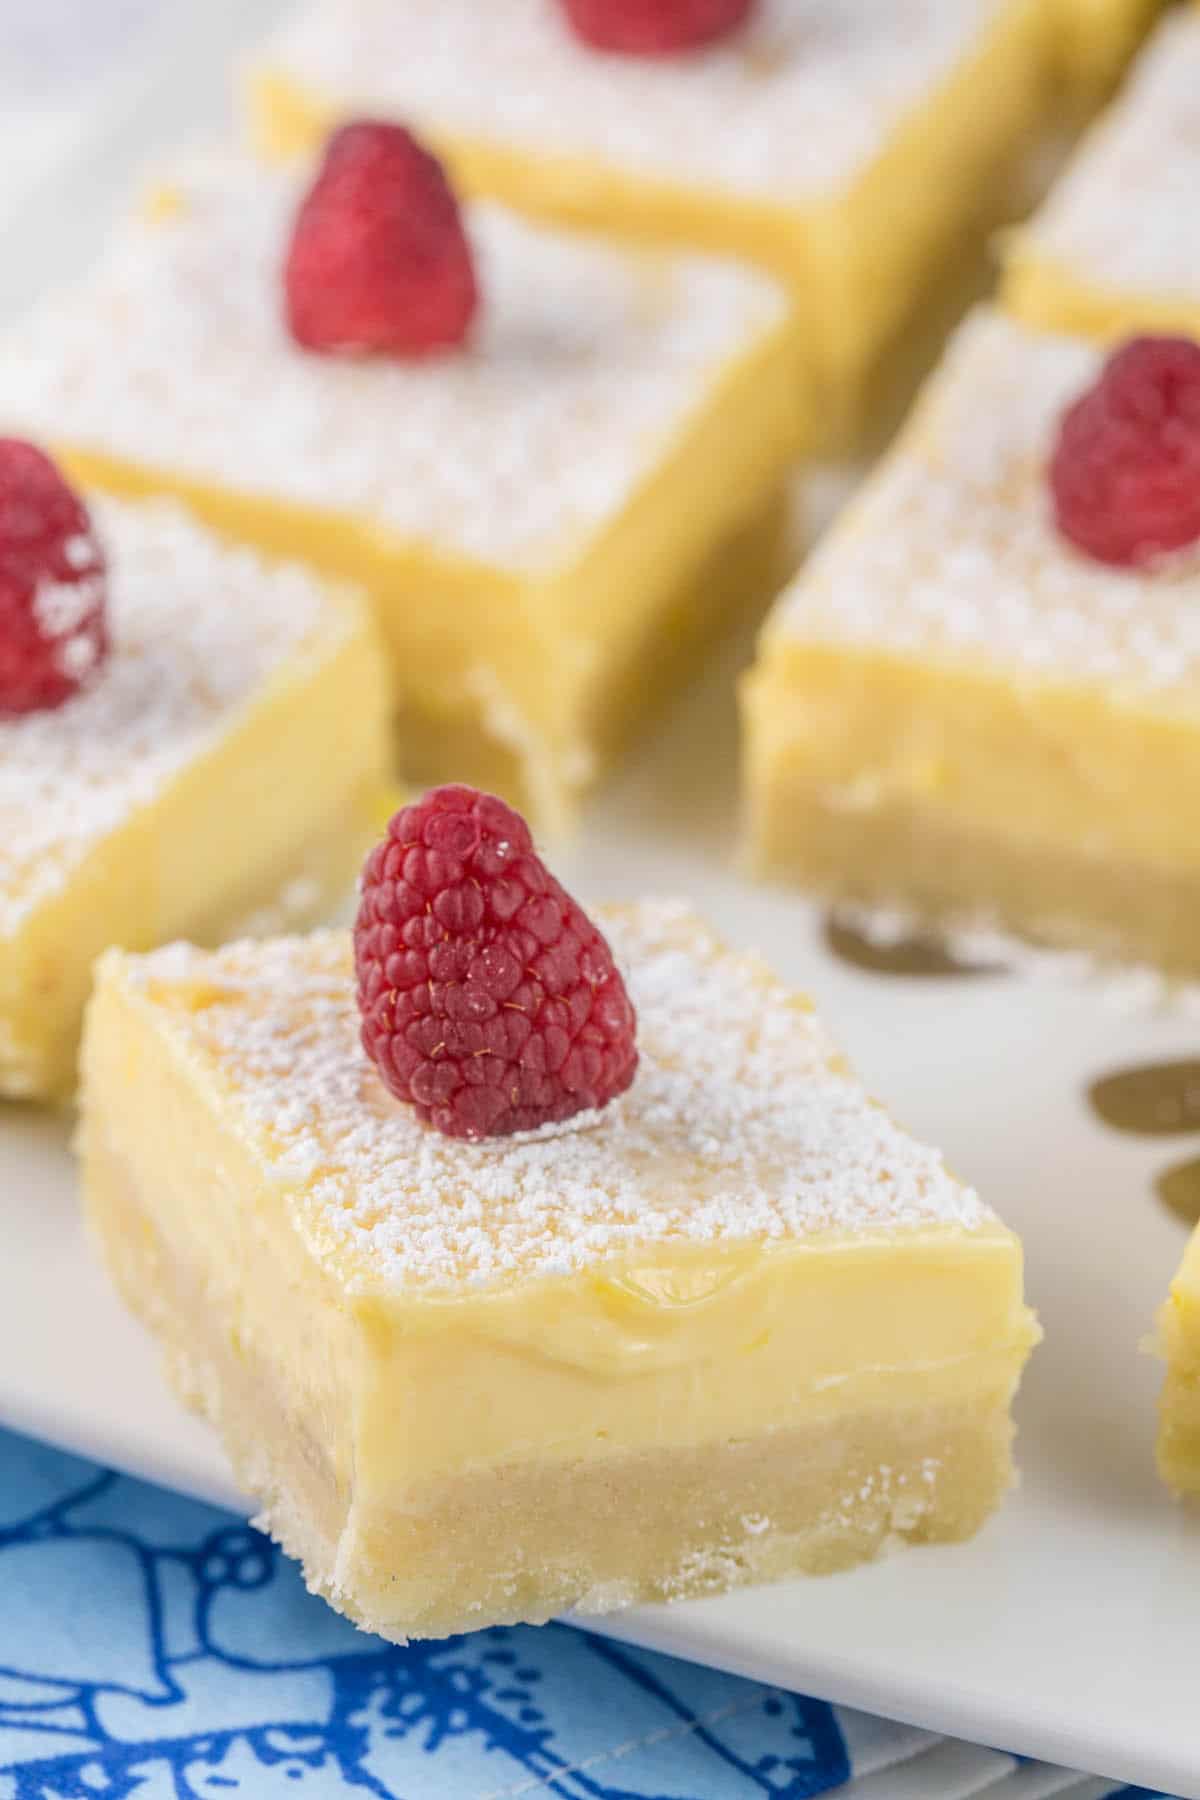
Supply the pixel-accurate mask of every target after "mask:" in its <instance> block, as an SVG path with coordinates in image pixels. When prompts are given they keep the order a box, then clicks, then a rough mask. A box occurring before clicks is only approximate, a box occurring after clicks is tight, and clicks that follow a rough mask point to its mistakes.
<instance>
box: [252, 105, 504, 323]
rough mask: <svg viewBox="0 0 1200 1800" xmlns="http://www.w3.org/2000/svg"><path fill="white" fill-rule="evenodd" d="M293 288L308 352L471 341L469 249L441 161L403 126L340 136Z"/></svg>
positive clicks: (322, 172)
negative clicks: (467, 339) (469, 330)
mask: <svg viewBox="0 0 1200 1800" xmlns="http://www.w3.org/2000/svg"><path fill="white" fill-rule="evenodd" d="M284 288H285V293H286V299H287V318H288V326H289V328H290V330H291V333H292V336H293V337H294V338H295V340H296V342H297V343H298V344H300V345H302V346H303V348H304V349H306V350H318V351H326V352H337V351H345V352H359V353H366V352H370V351H377V352H381V353H383V354H386V355H392V356H409V357H417V356H426V355H429V354H430V353H431V352H433V351H437V350H446V349H452V348H454V347H455V346H456V345H459V344H461V343H462V342H463V341H464V339H465V338H466V335H467V331H468V329H469V327H470V324H471V320H472V319H473V317H474V315H475V309H476V306H477V304H478V298H479V296H478V290H477V287H476V283H475V265H474V262H473V260H472V257H471V247H470V245H469V244H468V242H467V237H466V233H465V231H464V229H463V222H462V216H461V214H460V212H459V209H458V202H457V200H456V199H455V197H454V194H453V193H452V191H451V188H450V184H449V182H448V181H447V180H446V176H445V173H444V171H443V169H442V166H441V164H440V163H439V162H438V161H437V160H436V158H435V157H433V156H431V155H430V154H429V152H428V150H426V149H424V148H423V146H422V145H420V144H419V143H418V142H417V140H416V139H415V138H414V137H413V136H412V135H411V134H410V133H409V132H407V131H405V130H404V129H403V127H402V126H399V125H383V124H376V123H373V122H372V121H370V120H365V119H364V120H359V121H357V122H356V123H354V124H351V125H343V126H342V128H341V130H340V131H336V132H334V134H333V136H332V137H331V138H330V140H329V143H328V144H327V146H326V149H325V156H324V159H323V161H322V163H321V167H320V169H319V171H318V173H317V177H316V180H315V181H314V183H313V185H312V187H311V188H310V189H309V192H308V196H307V198H306V199H305V200H304V202H303V204H302V206H301V207H300V211H299V213H298V214H297V217H296V223H295V225H294V227H293V229H292V241H291V244H290V246H289V248H288V254H287V263H286V267H285V270H284Z"/></svg>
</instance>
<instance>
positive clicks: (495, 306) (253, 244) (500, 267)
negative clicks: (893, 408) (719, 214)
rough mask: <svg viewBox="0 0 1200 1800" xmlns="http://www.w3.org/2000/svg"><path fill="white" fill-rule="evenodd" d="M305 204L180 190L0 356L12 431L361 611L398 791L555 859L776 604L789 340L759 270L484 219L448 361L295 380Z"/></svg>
mask: <svg viewBox="0 0 1200 1800" xmlns="http://www.w3.org/2000/svg"><path fill="white" fill-rule="evenodd" d="M305 186H306V178H305V172H304V171H302V170H301V171H295V170H286V171H285V170H272V171H266V170H263V169H261V168H260V167H259V166H258V165H257V164H255V163H253V162H250V161H248V160H244V159H240V158H238V157H236V156H232V155H231V156H224V155H219V154H214V155H212V156H210V157H206V158H201V159H199V160H198V161H196V162H195V163H193V164H191V165H189V167H188V168H187V169H186V170H184V171H181V173H180V176H179V178H178V179H177V180H176V181H175V182H174V183H173V184H172V185H171V186H170V188H169V190H167V191H166V192H165V193H164V195H163V196H162V197H161V200H160V204H159V205H158V207H157V208H156V209H155V210H154V212H153V214H152V215H151V216H141V217H139V218H136V219H134V220H132V221H131V222H130V224H129V226H128V229H127V230H126V231H125V233H124V235H123V236H122V237H121V238H120V241H119V242H118V243H117V245H116V246H115V248H114V250H113V252H112V254H111V255H110V256H109V258H108V259H107V261H106V262H104V263H103V264H102V265H101V266H100V267H99V268H98V269H97V270H96V271H95V273H94V274H93V275H92V277H91V278H90V279H87V280H85V281H84V282H83V284H82V285H81V286H80V287H79V288H78V289H77V291H75V292H74V293H73V294H69V295H67V296H64V298H63V300H62V303H61V304H60V305H59V306H57V307H53V308H50V309H48V310H44V311H43V312H41V313H40V314H39V315H38V317H37V319H36V320H33V321H30V323H29V324H28V326H27V328H26V329H25V330H24V331H23V332H21V333H19V334H18V335H16V336H15V337H13V338H12V339H11V340H10V342H9V344H8V346H7V348H6V349H5V350H4V351H3V352H0V391H2V392H3V394H4V397H5V401H4V404H5V409H6V411H7V413H8V414H9V415H10V417H11V418H12V419H13V421H14V422H15V423H17V424H19V425H23V427H24V428H25V429H26V430H33V431H36V432H37V433H40V435H41V436H43V437H44V438H48V439H50V440H52V441H53V442H54V443H55V445H56V447H57V448H58V450H59V453H60V455H61V456H62V459H63V461H64V462H65V463H66V465H67V466H68V467H71V468H73V469H74V470H75V471H76V472H77V473H80V474H81V475H82V476H83V478H85V479H86V480H88V481H89V482H91V483H93V484H96V485H100V486H103V487H109V488H112V489H114V490H116V491H120V492H130V493H141V492H145V491H165V492H170V493H173V494H176V495H179V496H181V497H183V498H184V499H186V501H187V502H188V503H189V504H190V505H191V506H192V507H194V508H195V510H196V511H197V512H199V513H200V514H201V515H203V516H204V517H205V518H207V519H208V520H210V521H211V522H212V523H213V524H214V525H216V526H218V527H219V528H221V529H223V530H226V531H228V532H229V533H230V534H231V535H233V536H235V537H241V538H243V539H245V540H246V541H248V542H250V543H253V544H256V545H258V546H260V547H261V548H263V549H268V550H272V551H276V550H281V549H282V550H286V552H287V553H288V554H297V555H300V556H303V557H306V558H307V559H308V560H309V561H311V563H312V564H313V565H314V566H316V567H318V568H319V569H321V570H323V571H326V572H328V573H330V574H333V575H335V576H338V577H341V578H348V579H351V580H353V581H355V582H356V583H358V584H359V585H361V586H362V587H363V588H364V589H365V590H366V591H367V592H368V593H369V594H370V595H371V597H372V599H373V602H374V605H375V610H376V614H377V617H378V620H379V623H380V626H381V629H382V632H383V636H384V638H385V640H386V642H387V645H388V647H389V650H390V660H391V668H392V675H393V688H394V695H395V702H396V706H397V710H398V714H399V721H400V736H399V742H400V747H401V755H402V758H403V757H404V756H407V757H408V759H409V760H408V765H407V768H406V770H405V772H406V773H408V774H410V775H411V776H412V777H413V778H414V779H422V780H426V781H432V780H438V779H444V778H453V779H470V780H473V781H476V782H478V783H480V784H481V785H485V786H488V787H490V788H492V789H493V790H496V789H499V790H501V791H504V792H505V793H506V794H507V795H509V796H510V797H515V798H516V799H517V800H518V801H521V802H524V803H525V804H526V805H527V806H528V807H529V809H530V810H531V812H532V813H533V815H534V816H535V818H536V819H537V820H538V822H539V824H540V825H541V826H542V827H543V828H547V829H549V830H551V831H554V830H557V829H559V828H561V827H562V826H563V825H564V824H565V823H566V822H567V821H568V820H569V818H570V814H571V811H572V808H573V805H574V802H575V800H576V799H577V797H578V795H579V793H580V791H581V790H582V789H583V788H584V787H585V786H586V784H587V783H588V781H589V780H590V779H591V778H592V777H593V776H594V774H595V772H596V769H597V766H598V764H600V763H601V762H602V761H603V760H604V758H605V757H606V756H607V755H609V754H611V753H612V752H613V751H614V750H615V749H618V748H620V747H621V746H622V745H623V744H624V743H625V742H626V741H627V738H628V736H629V734H630V732H631V730H632V727H633V724H634V723H635V722H636V721H637V719H638V718H639V717H642V716H645V715H646V714H647V713H648V712H650V713H652V712H653V711H654V709H655V706H656V704H657V702H658V701H659V700H660V699H661V697H662V695H663V693H664V691H665V690H666V689H667V688H668V687H669V685H670V682H671V680H672V679H673V678H674V679H677V678H678V674H679V672H680V671H681V670H684V669H686V668H687V666H688V664H687V654H686V653H688V652H689V651H692V650H695V649H698V648H702V647H703V646H704V644H705V643H706V642H707V641H708V640H709V639H710V638H711V636H712V635H713V634H714V633H715V632H716V631H717V630H718V628H719V626H720V624H721V622H722V620H723V619H725V618H727V617H728V616H729V615H731V614H733V613H736V612H737V611H738V610H739V609H740V608H742V607H746V606H751V605H753V604H754V603H756V602H757V603H759V604H762V605H765V603H766V601H767V599H769V598H770V597H773V595H774V593H776V592H777V591H778V588H779V586H780V585H782V581H783V579H784V578H785V571H784V569H783V567H782V566H781V564H782V557H783V555H784V548H783V544H784V538H783V531H782V529H781V527H780V520H781V518H782V510H783V509H782V507H781V506H780V505H779V504H778V503H777V496H778V495H779V493H780V490H781V488H782V485H783V482H784V478H785V475H786V474H787V472H788V470H789V468H790V463H791V446H792V443H793V441H794V436H795V430H794V416H795V409H796V391H797V381H798V377H797V375H796V367H797V363H798V355H799V349H798V345H799V336H798V331H797V327H796V322H795V319H794V317H793V315H792V312H791V309H790V307H789V305H788V303H787V300H786V297H785V296H784V294H783V293H782V290H781V289H780V288H779V287H778V285H777V284H775V283H773V282H771V281H770V280H768V279H767V278H765V277H764V276H762V275H761V274H760V273H759V272H758V271H756V270H751V269H747V268H743V267H741V266H738V265H735V264H732V263H729V262H718V261H714V260H712V259H701V258H695V257H679V256H663V255H659V254H657V253H644V252H641V251H625V250H619V249H615V248H611V247H609V246H607V245H603V244H600V243H596V242H589V241H587V240H585V239H582V238H579V237H576V236H574V235H571V234H567V233H563V232H558V231H548V230H546V229H544V228H540V227H536V226H533V225H531V224H529V223H528V222H525V221H522V220H520V219H518V218H516V217H515V216H514V215H512V214H510V213H507V212H505V211H504V210H503V209H501V208H497V207H480V208H476V209H474V210H472V211H470V212H469V213H468V217H467V228H468V231H469V233H470V236H471V240H472V244H473V248H474V254H475V257H476V261H477V263H478V266H479V272H480V281H481V287H482V295H483V298H482V305H481V313H480V319H479V322H478V326H477V329H476V332H475V336H474V339H473V341H472V343H471V344H470V345H469V346H468V347H467V348H465V349H464V350H462V351H460V352H458V353H456V354H451V355H444V356H441V357H437V358H426V359H424V360H420V361H400V360H395V359H383V358H372V359H364V358H347V357H329V356H315V355H312V354H310V353H308V352H305V351H303V350H301V349H300V348H299V347H298V346H297V345H296V344H295V343H294V342H293V341H292V339H291V338H290V337H289V336H288V334H287V332H286V330H285V327H284V323H283V317H282V314H283V299H282V291H281V280H280V270H281V267H282V263H283V257H284V250H285V247H286V244H287V240H288V237H289V234H290V229H291V225H292V221H293V218H294V215H295V213H296V210H297V207H298V204H299V201H300V198H301V195H302V193H303V191H304V188H305ZM113 342H119V343H120V345H121V354H120V357H119V358H115V357H113V356H112V355H111V353H110V350H109V346H110V345H111V344H112V343H113ZM417 759H420V760H417Z"/></svg>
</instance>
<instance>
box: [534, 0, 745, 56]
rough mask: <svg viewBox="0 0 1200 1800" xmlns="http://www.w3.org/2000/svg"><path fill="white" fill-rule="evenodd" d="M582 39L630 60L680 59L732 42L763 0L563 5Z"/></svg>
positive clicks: (581, 0)
mask: <svg viewBox="0 0 1200 1800" xmlns="http://www.w3.org/2000/svg"><path fill="white" fill-rule="evenodd" d="M562 4H563V9H564V11H565V12H566V15H567V18H568V19H569V20H570V22H571V26H572V28H573V30H574V31H575V34H576V36H577V37H581V38H582V39H583V41H584V43H586V44H590V45H591V47H592V48H593V49H594V50H610V51H614V52H616V53H618V54H620V55H624V56H674V55H678V54H679V53H680V52H681V51H686V50H699V49H702V48H703V46H704V45H706V44H715V43H718V42H719V41H720V39H721V38H724V37H729V36H730V35H731V34H732V33H733V32H735V31H737V30H738V29H739V28H740V27H741V26H743V25H744V24H746V22H747V21H748V20H749V19H750V17H751V15H752V14H753V12H754V11H755V7H756V4H757V0H562Z"/></svg>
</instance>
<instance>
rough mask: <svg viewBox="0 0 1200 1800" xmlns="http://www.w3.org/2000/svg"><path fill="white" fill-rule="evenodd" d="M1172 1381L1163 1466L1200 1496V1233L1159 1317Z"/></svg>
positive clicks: (1179, 1486) (1171, 1480) (1163, 1425)
mask: <svg viewBox="0 0 1200 1800" xmlns="http://www.w3.org/2000/svg"><path fill="white" fill-rule="evenodd" d="M1159 1342H1160V1347H1161V1351H1162V1355H1163V1356H1164V1358H1165V1360H1166V1363H1167V1378H1166V1381H1165V1383H1164V1385H1163V1392H1162V1399H1161V1401H1160V1405H1159V1433H1158V1466H1159V1470H1160V1472H1161V1474H1162V1478H1163V1480H1164V1481H1165V1482H1166V1483H1167V1485H1168V1487H1170V1488H1173V1489H1174V1491H1175V1492H1176V1493H1177V1494H1200V1231H1198V1232H1197V1233H1196V1234H1195V1236H1194V1237H1193V1238H1192V1241H1191V1243H1190V1244H1189V1246H1188V1249H1187V1253H1186V1255H1185V1256H1184V1259H1183V1263H1182V1265H1181V1267H1180V1270H1179V1273H1178V1275H1177V1276H1176V1277H1175V1280H1174V1282H1173V1283H1172V1286H1171V1292H1170V1295H1169V1297H1168V1299H1167V1302H1166V1304H1165V1306H1164V1307H1163V1310H1162V1313H1161V1315H1160V1318H1159Z"/></svg>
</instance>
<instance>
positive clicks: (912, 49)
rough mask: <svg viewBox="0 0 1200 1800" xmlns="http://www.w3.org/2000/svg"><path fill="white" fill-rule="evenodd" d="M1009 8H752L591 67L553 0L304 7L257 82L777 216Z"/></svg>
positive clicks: (927, 92) (906, 113) (351, 0)
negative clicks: (267, 80)
mask: <svg viewBox="0 0 1200 1800" xmlns="http://www.w3.org/2000/svg"><path fill="white" fill-rule="evenodd" d="M1010 3H1011V0H887V4H886V5H881V4H880V0H761V3H760V6H759V8H758V12H757V16H756V18H755V21H754V23H753V25H751V26H750V27H749V28H748V29H747V30H745V31H744V32H742V33H739V34H738V35H737V36H736V37H735V38H734V39H732V40H731V41H728V42H726V43H725V44H722V45H720V46H718V47H715V48H713V49H711V50H709V51H706V52H704V53H701V54H695V55H691V56H688V57H667V58H663V59H660V60H654V59H646V58H636V57H617V56H605V55H602V54H598V53H596V52H595V51H593V50H591V49H589V48H588V47H587V46H586V45H584V44H582V43H581V42H580V41H579V39H578V38H576V37H575V36H574V35H573V34H572V32H571V31H570V30H569V28H568V26H567V24H566V21H565V18H564V15H563V12H562V9H561V8H560V7H559V6H558V5H557V4H555V0H486V4H481V3H480V0H438V4H437V5H436V6H430V5H429V3H428V0H316V4H314V5H312V6H311V7H310V8H309V9H308V11H307V12H303V13H301V15H300V17H299V18H298V20H296V21H295V22H294V23H291V24H289V25H288V26H286V27H285V28H284V29H283V31H281V32H280V33H279V34H278V36H277V37H276V38H275V39H274V40H273V41H272V42H271V43H270V44H268V46H267V47H266V49H265V50H264V52H263V54H262V56H261V58H260V63H259V66H260V67H261V69H262V71H263V72H264V73H266V74H269V75H277V76H283V77H285V78H286V79H288V80H290V81H292V82H294V83H296V84H297V85H299V86H300V87H301V88H302V89H304V90H305V91H307V92H309V93H311V94H313V95H315V96H316V97H318V98H321V99H325V100H332V101H333V102H334V104H335V105H336V107H337V109H338V111H340V112H343V113H344V112H346V111H353V112H383V113H388V114H391V115H392V116H399V117H402V118H405V119H408V120H411V121H415V122H417V123H419V124H421V125H423V126H424V127H425V129H426V130H427V131H429V132H431V133H432V134H433V135H435V136H440V137H442V138H443V139H445V140H448V141H451V142H452V141H453V140H454V139H455V138H458V139H461V140H463V141H465V142H470V143H480V142H484V143H487V142H491V143H494V144H497V145H502V146H504V147H505V148H508V149H513V148H516V149H519V150H521V151H524V152H528V153H531V154H533V155H537V156H545V157H547V158H549V157H553V156H567V157H571V156H573V157H592V158H595V159H596V160H597V161H599V162H600V163H602V164H604V165H606V166H608V167H610V168H613V167H615V168H619V169H621V170H623V171H628V172H630V173H632V174H635V175H637V176H639V177H641V178H643V179H647V180H657V181H660V182H676V183H679V184H682V185H683V186H686V187H698V188H701V189H703V190H706V191H707V190H710V189H716V190H723V191H725V192H727V193H732V194H737V195H740V196H742V197H743V198H746V199H758V200H766V201H770V202H773V203H776V204H783V205H785V206H788V207H796V206H799V205H803V204H804V203H806V202H810V203H811V202H814V201H817V200H820V199H823V198H825V197H827V196H829V195H830V194H833V193H835V192H837V191H838V190H841V189H845V188H847V187H849V186H850V185H851V184H852V183H853V182H854V181H856V180H857V179H858V178H859V177H861V176H862V175H863V174H864V173H865V172H866V170H867V169H868V168H869V167H870V166H871V164H872V163H874V162H875V161H876V160H877V159H878V158H879V157H880V156H881V155H882V154H883V153H884V152H885V151H886V149H887V148H888V145H889V143H890V142H891V140H892V139H893V138H894V136H895V134H896V132H897V131H898V130H899V129H900V128H901V126H902V125H903V124H904V123H905V122H906V121H907V120H908V119H909V118H910V117H911V116H912V115H914V114H915V113H916V112H917V111H918V109H919V108H920V107H921V106H922V104H923V103H925V102H926V101H927V100H929V99H930V97H931V96H932V95H933V94H934V93H935V92H936V90H937V89H938V87H939V86H940V85H941V84H942V83H943V82H945V81H946V80H947V79H949V78H950V77H951V75H952V74H953V73H954V71H955V69H956V67H957V66H958V65H959V64H960V63H961V62H962V61H963V60H964V59H965V58H966V57H968V56H969V55H971V54H972V52H974V51H977V50H978V49H980V48H981V46H982V44H983V41H984V35H985V33H986V31H987V30H988V28H989V27H990V26H992V25H994V24H995V23H996V22H997V21H998V20H999V18H1000V17H1001V15H1002V14H1003V13H1004V12H1005V10H1006V9H1007V7H1008V5H1009V4H1010Z"/></svg>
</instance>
